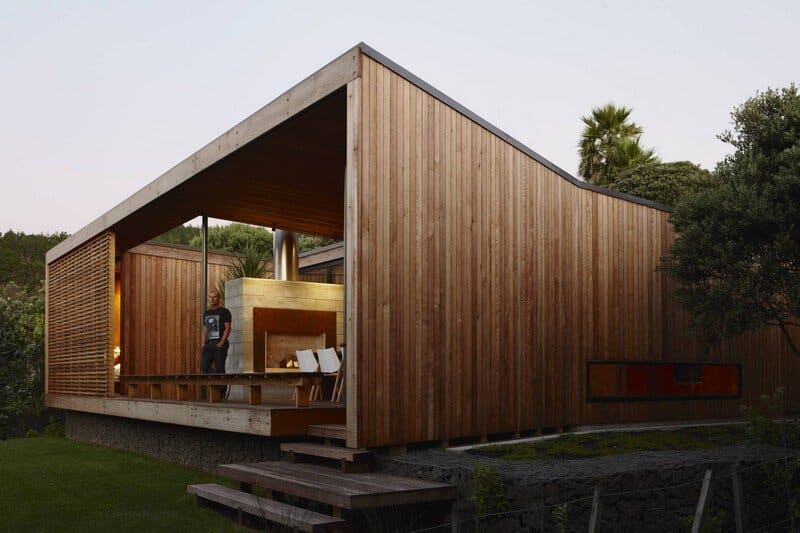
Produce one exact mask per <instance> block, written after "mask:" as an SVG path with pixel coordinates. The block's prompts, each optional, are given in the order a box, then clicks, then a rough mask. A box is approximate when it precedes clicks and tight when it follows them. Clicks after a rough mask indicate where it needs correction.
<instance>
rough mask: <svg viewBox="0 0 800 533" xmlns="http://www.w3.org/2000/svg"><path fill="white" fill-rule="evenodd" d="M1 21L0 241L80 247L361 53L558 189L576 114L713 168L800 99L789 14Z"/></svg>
mask: <svg viewBox="0 0 800 533" xmlns="http://www.w3.org/2000/svg"><path fill="white" fill-rule="evenodd" d="M0 6H2V17H0V51H2V54H0V76H2V85H0V96H2V97H1V98H0V180H2V187H3V192H4V194H3V198H4V200H5V201H4V206H3V209H2V210H0V231H5V230H8V229H13V230H17V231H20V230H21V231H25V232H26V233H38V232H48V233H49V232H56V231H67V232H74V231H76V230H78V229H79V228H81V227H82V226H84V225H86V224H88V223H89V222H91V221H92V220H94V219H95V218H97V217H98V216H100V215H102V214H103V213H104V212H106V211H107V210H109V209H110V208H112V207H113V206H114V205H116V204H117V203H119V202H121V201H122V200H124V199H125V198H127V197H128V196H130V195H131V194H133V193H134V192H136V191H137V190H139V189H140V188H142V187H143V186H145V185H146V184H147V183H149V182H150V181H152V180H153V179H155V178H157V177H158V176H159V175H161V174H163V173H164V172H166V171H167V170H168V169H169V168H170V167H172V166H173V165H175V164H176V163H178V162H180V161H181V160H183V159H185V158H186V157H187V156H189V155H191V154H192V153H193V152H195V151H196V150H197V149H199V148H200V147H202V146H203V145H205V144H206V143H208V142H209V141H211V140H212V139H213V138H215V137H216V136H217V135H219V134H220V133H222V132H224V131H225V130H227V129H228V128H230V127H232V126H233V125H235V124H236V123H237V122H239V121H240V120H242V119H243V118H245V117H246V116H248V115H250V114H251V113H253V112H254V111H256V110H257V109H259V108H260V107H262V106H263V105H264V104H266V103H267V102H269V101H270V100H272V99H273V98H275V97H276V96H277V95H279V94H280V93H281V92H283V91H285V90H286V89H288V88H289V87H291V86H292V85H294V84H295V83H297V82H298V81H300V80H301V79H303V78H305V77H306V76H308V75H309V74H311V73H313V72H314V71H315V70H317V69H318V68H320V67H322V66H323V65H325V64H326V63H327V62H328V61H330V60H331V59H333V58H335V57H336V56H338V55H339V54H341V53H342V52H344V51H345V50H347V49H349V48H351V47H352V46H353V45H355V44H356V43H358V42H359V41H364V42H366V43H367V44H369V45H370V46H372V47H373V48H375V49H376V50H378V51H379V52H381V53H382V54H384V55H386V56H387V57H389V58H390V59H392V60H394V61H395V62H397V63H399V64H400V65H402V66H404V67H405V68H406V69H408V70H410V71H411V72H413V73H414V74H416V75H417V76H419V77H421V78H422V79H423V80H425V81H426V82H428V83H429V84H431V85H433V86H434V87H436V88H437V89H439V90H441V91H443V92H444V93H445V94H447V95H449V96H450V97H451V98H453V99H454V100H456V101H458V102H460V103H461V104H463V105H464V106H466V107H467V108H469V109H470V110H472V111H473V112H475V113H476V114H478V115H479V116H481V117H483V118H484V119H486V120H488V121H489V122H491V123H492V124H494V125H495V126H497V127H499V128H500V129H502V130H503V131H505V132H506V133H508V134H509V135H511V136H513V137H515V138H517V139H518V140H520V141H521V142H522V143H524V144H526V145H527V146H529V147H531V148H532V149H534V150H535V151H537V152H538V153H540V154H542V155H543V156H544V157H546V158H548V159H550V160H551V161H552V162H554V163H555V164H557V165H559V166H561V167H563V168H564V169H565V170H567V171H568V172H571V173H573V174H575V173H576V170H577V167H578V155H577V142H578V137H579V134H580V131H581V122H580V117H581V115H585V114H588V113H589V112H590V110H591V108H592V107H597V106H600V105H603V104H606V103H608V102H613V103H615V104H618V105H625V106H628V107H632V108H633V115H632V119H633V120H634V121H636V122H637V123H638V124H640V125H641V126H642V127H643V128H644V130H645V134H644V137H643V140H644V144H645V145H647V146H652V147H655V149H656V151H657V153H658V155H659V156H660V157H661V159H662V160H664V161H678V160H689V161H692V162H695V163H698V164H700V165H701V166H703V167H704V168H708V169H713V168H714V165H715V164H716V162H717V161H719V160H720V159H721V158H722V157H724V155H725V154H726V153H727V152H728V147H727V146H726V145H724V144H723V143H721V142H720V141H718V140H717V139H716V135H717V134H718V133H720V132H722V131H723V130H725V129H726V128H728V127H729V124H730V112H731V110H732V109H733V108H734V107H735V106H737V105H739V104H741V103H743V102H744V101H745V100H746V99H747V98H749V97H751V96H753V95H754V94H755V93H756V91H759V90H764V89H766V88H768V87H783V86H786V85H789V84H790V83H792V82H795V83H797V82H799V81H800V60H799V59H798V50H800V45H798V41H797V28H798V25H800V2H798V1H797V0H794V1H765V2H753V1H714V2H700V1H697V0H696V1H693V2H686V1H663V2H646V1H624V2H611V1H606V2H596V1H594V2H593V1H586V2H558V3H556V2H503V1H493V2H469V1H464V0H462V1H458V2H447V3H446V2H431V1H430V0H429V1H427V2H417V1H408V0H404V1H402V2H391V3H381V2H375V1H372V2H330V1H328V2H312V1H304V2H269V1H261V2H243V1H242V2H235V1H232V2H204V1H197V0H195V1H191V2H170V1H159V2H135V3H134V2H86V1H69V2H67V1H63V2H38V1H25V2H19V1H0Z"/></svg>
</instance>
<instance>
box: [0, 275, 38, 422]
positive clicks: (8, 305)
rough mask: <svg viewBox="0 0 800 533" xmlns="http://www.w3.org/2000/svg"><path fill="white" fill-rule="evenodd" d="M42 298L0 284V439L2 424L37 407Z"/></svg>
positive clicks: (14, 284)
mask: <svg viewBox="0 0 800 533" xmlns="http://www.w3.org/2000/svg"><path fill="white" fill-rule="evenodd" d="M43 362H44V295H43V293H42V291H41V290H39V291H38V292H36V293H33V294H32V293H31V292H30V291H29V290H27V289H26V288H25V287H23V286H20V285H17V284H16V283H14V282H10V283H3V284H0V437H2V433H3V426H4V425H5V422H6V421H7V420H8V419H9V418H12V417H14V416H18V415H20V414H23V413H25V412H26V411H29V410H36V409H37V408H40V407H41V400H42V393H43V383H44V380H43Z"/></svg>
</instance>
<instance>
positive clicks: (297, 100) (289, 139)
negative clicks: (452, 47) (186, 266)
mask: <svg viewBox="0 0 800 533" xmlns="http://www.w3.org/2000/svg"><path fill="white" fill-rule="evenodd" d="M362 53H363V54H365V55H366V56H369V57H370V58H372V59H374V60H375V61H378V62H379V63H381V64H382V65H384V66H385V67H387V68H388V69H390V70H392V71H393V72H395V73H396V74H398V75H399V76H402V77H403V78H405V79H406V80H408V81H409V82H410V83H412V84H414V85H416V86H417V87H419V88H421V89H422V90H424V91H426V92H427V93H429V94H430V95H431V96H433V97H434V98H436V99H437V100H440V101H441V102H443V103H444V104H446V105H448V106H450V107H452V108H453V109H455V110H456V111H458V112H459V113H461V114H463V115H464V116H466V117H467V118H469V119H470V120H472V121H473V122H475V123H476V124H478V125H480V126H482V127H483V128H485V129H487V130H488V131H490V132H492V133H493V134H495V135H497V136H498V137H499V138H501V139H503V140H504V141H505V142H507V143H509V144H511V145H512V146H514V147H515V148H517V149H518V150H520V151H522V152H523V153H525V154H527V155H528V156H530V157H532V158H533V159H535V160H536V161H538V162H539V163H541V164H542V165H544V166H545V167H547V168H548V169H550V170H551V171H553V172H554V173H555V174H557V175H558V176H560V177H562V178H564V179H565V180H567V181H569V182H571V183H572V184H573V185H575V186H577V187H580V188H582V189H587V190H591V191H594V192H598V193H600V194H604V195H607V196H613V197H615V198H619V199H622V200H625V201H629V202H633V203H637V204H642V205H646V206H648V207H652V208H655V209H659V210H662V211H671V210H672V209H671V208H670V207H669V206H666V205H663V204H660V203H658V202H653V201H650V200H645V199H642V198H638V197H635V196H631V195H629V194H625V193H621V192H619V191H614V190H610V189H606V188H603V187H598V186H597V185H592V184H590V183H586V182H585V181H582V180H579V179H577V178H575V177H574V176H572V175H571V174H570V173H568V172H566V171H565V170H564V169H562V168H560V167H558V166H557V165H555V164H553V163H552V162H550V161H549V160H547V159H546V158H544V157H542V156H541V155H539V154H538V153H537V152H535V151H533V150H532V149H531V148H529V147H527V146H525V145H524V144H522V143H521V142H520V141H518V140H516V139H515V138H513V137H511V136H510V135H508V134H507V133H505V132H503V131H502V130H500V129H499V128H497V127H496V126H494V125H492V124H490V123H489V122H487V121H486V120H484V119H483V118H481V117H480V116H478V115H477V114H475V113H473V112H472V111H470V110H469V109H467V108H465V107H464V106H462V105H461V104H459V103H458V102H456V101H455V100H453V99H452V98H450V97H449V96H447V95H446V94H444V93H443V92H441V91H439V90H438V89H436V88H434V87H432V86H430V85H429V84H427V83H426V82H425V81H423V80H422V79H420V78H418V77H417V76H415V75H414V74H412V73H411V72H409V71H408V70H406V69H404V68H403V67H402V66H400V65H398V64H397V63H395V62H393V61H392V60H390V59H389V58H387V57H386V56H384V55H382V54H381V53H380V52H378V51H376V50H374V49H372V48H370V47H369V46H367V45H366V44H364V43H359V44H358V45H356V46H354V47H353V48H351V49H350V50H348V51H347V52H345V53H344V54H342V55H341V56H339V57H338V58H336V59H334V60H333V61H331V62H330V63H328V64H327V65H326V66H324V67H322V68H321V69H320V70H318V71H317V72H315V73H314V74H312V75H311V76H309V77H308V78H306V79H305V80H303V81H301V82H300V83H298V84H297V85H295V86H294V87H292V88H291V89H289V90H288V91H286V92H285V93H283V94H282V95H280V96H279V97H278V98H276V99H275V100H273V101H272V102H270V103H269V104H267V105H265V106H264V107H262V108H261V109H259V110H258V111H256V112H255V113H253V114H252V115H250V116H249V117H247V118H246V119H245V120H243V121H242V122H240V123H239V124H237V125H236V126H234V127H233V128H231V129H230V130H228V131H227V132H225V133H223V134H222V135H220V136H219V137H217V138H216V139H215V140H213V141H212V142H210V143H209V144H208V145H206V146H204V147H203V148H201V149H200V150H198V151H197V152H196V153H195V154H193V155H192V156H190V157H189V158H187V159H185V160H184V161H182V162H181V163H179V164H178V165H176V166H175V167H173V168H171V169H170V170H169V171H167V172H166V173H165V174H163V175H162V176H160V177H159V178H157V179H155V180H154V181H153V182H151V183H150V184H148V185H147V186H145V187H144V188H143V189H141V190H140V191H138V192H136V193H135V194H134V195H132V196H131V197H130V198H128V199H127V200H125V201H123V202H122V203H120V204H119V205H117V206H116V207H114V208H113V209H111V210H110V211H108V212H107V213H105V214H104V215H102V216H100V217H99V218H97V219H96V220H94V221H93V222H91V223H90V224H88V225H87V226H85V227H84V228H82V229H80V230H79V231H78V232H76V233H75V234H74V235H72V236H70V237H69V238H67V239H66V240H64V241H63V242H61V243H60V244H58V245H57V246H55V247H54V248H52V249H51V250H50V251H48V252H47V256H46V259H47V263H52V262H53V261H55V260H56V259H58V258H59V257H61V256H62V255H64V254H66V253H68V252H69V251H70V250H72V249H74V248H76V247H78V246H80V245H81V244H83V243H84V242H86V241H88V240H89V239H91V238H93V237H94V236H96V235H98V234H100V233H102V232H104V231H113V232H115V234H116V239H115V242H116V247H117V251H118V252H119V251H122V250H126V249H128V248H130V247H132V246H135V245H137V244H140V243H142V242H145V241H146V240H148V239H150V238H152V237H155V236H156V235H158V234H160V233H162V232H164V231H166V230H168V229H170V228H172V227H174V226H176V225H178V224H182V223H183V222H185V221H187V220H190V219H191V218H194V217H196V216H198V215H201V214H202V215H208V216H210V217H213V218H221V219H226V220H232V221H235V222H247V223H251V224H258V225H262V226H269V227H280V228H284V229H290V230H295V231H301V232H305V233H314V234H319V235H328V236H331V237H334V238H342V236H343V232H344V228H343V226H344V170H345V152H346V106H347V99H346V94H345V91H346V89H345V88H346V86H347V84H348V83H349V82H350V81H352V80H354V79H356V78H358V77H359V76H360V68H361V61H360V57H359V56H360V54H362Z"/></svg>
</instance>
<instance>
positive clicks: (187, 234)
mask: <svg viewBox="0 0 800 533" xmlns="http://www.w3.org/2000/svg"><path fill="white" fill-rule="evenodd" d="M199 235H200V228H199V227H198V226H175V227H174V228H172V229H170V230H167V231H165V232H164V233H162V234H161V235H159V236H158V237H156V238H155V239H152V240H151V242H157V243H162V244H182V245H184V246H189V243H191V242H192V239H194V238H198V239H199V238H200V237H199Z"/></svg>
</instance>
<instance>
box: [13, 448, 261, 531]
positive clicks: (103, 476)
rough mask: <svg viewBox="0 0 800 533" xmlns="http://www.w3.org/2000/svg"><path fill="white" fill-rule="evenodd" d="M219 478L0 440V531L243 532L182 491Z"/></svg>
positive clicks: (104, 453) (111, 453) (127, 457)
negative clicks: (192, 485) (197, 503)
mask: <svg viewBox="0 0 800 533" xmlns="http://www.w3.org/2000/svg"><path fill="white" fill-rule="evenodd" d="M207 482H217V483H219V482H220V479H219V478H217V477H215V476H212V475H210V474H206V473H203V472H199V471H196V470H191V469H188V468H183V467H180V466H176V465H172V464H169V463H162V462H159V461H157V460H155V459H150V458H148V457H144V456H141V455H136V454H133V453H129V452H124V451H119V450H114V449H110V448H104V447H102V446H94V445H91V444H85V443H80V442H75V441H70V440H66V439H60V438H29V439H10V440H5V441H0V531H18V532H22V531H59V532H61V531H63V532H69V531H76V532H77V531H80V532H92V531H98V532H99V531H102V532H105V531H115V532H124V531H136V532H141V531H171V532H181V531H185V532H187V533H198V532H201V531H248V530H247V529H244V528H241V527H239V526H237V525H236V524H235V523H233V522H232V521H231V520H229V519H228V518H226V517H224V516H222V515H220V514H218V513H217V512H214V511H211V510H208V509H200V508H198V507H197V505H196V503H195V498H194V496H192V495H189V494H187V493H186V486H187V485H190V484H193V483H207Z"/></svg>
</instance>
